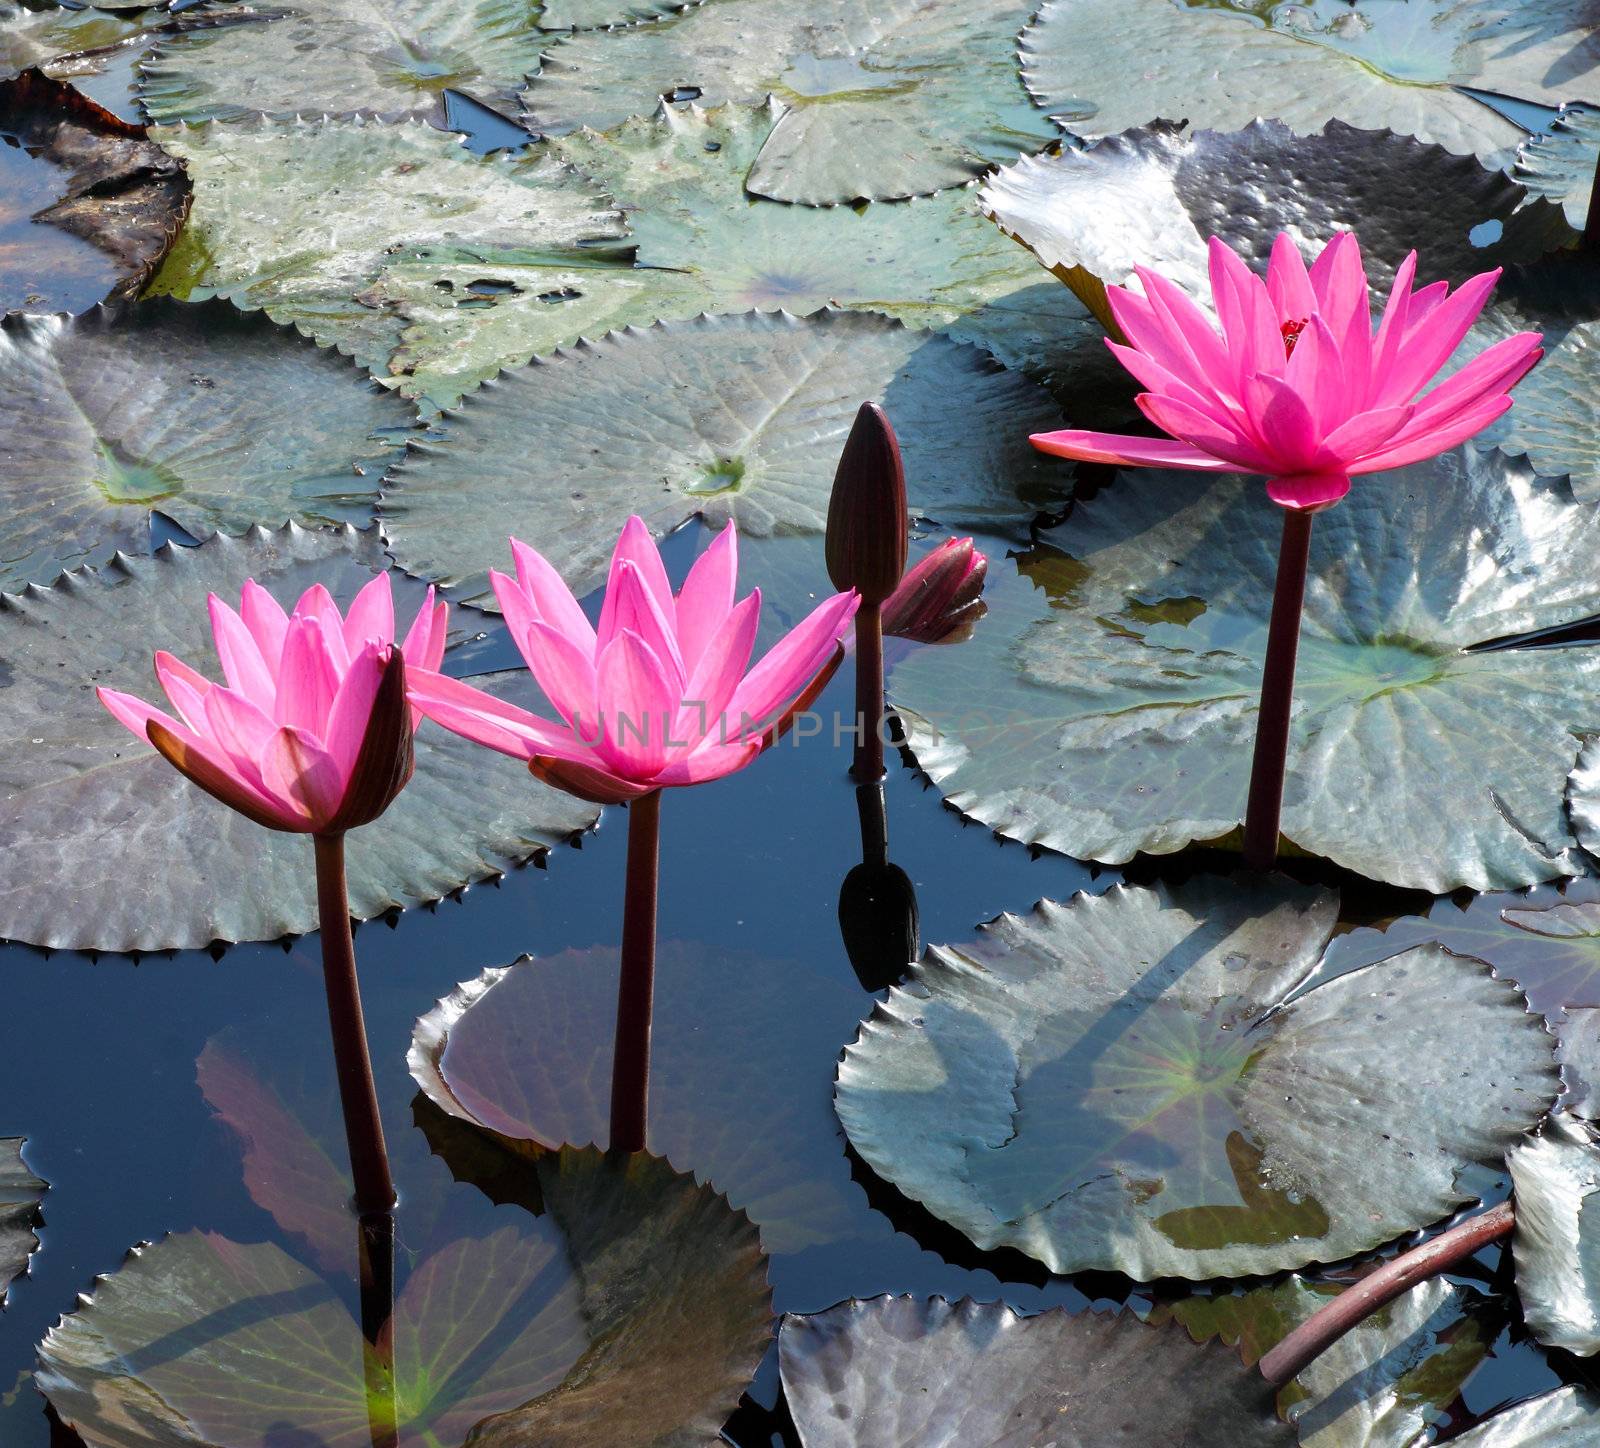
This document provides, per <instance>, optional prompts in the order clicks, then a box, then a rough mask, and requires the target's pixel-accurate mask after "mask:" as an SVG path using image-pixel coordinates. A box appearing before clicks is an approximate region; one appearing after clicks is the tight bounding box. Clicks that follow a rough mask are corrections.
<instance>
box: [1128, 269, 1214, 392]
mask: <svg viewBox="0 0 1600 1448" xmlns="http://www.w3.org/2000/svg"><path fill="white" fill-rule="evenodd" d="M1140 276H1141V277H1142V278H1143V282H1144V289H1145V295H1146V296H1147V297H1148V298H1149V302H1150V308H1151V311H1152V312H1153V313H1154V315H1155V317H1156V319H1157V320H1158V321H1159V322H1161V323H1162V324H1163V330H1164V331H1165V332H1166V334H1167V335H1168V336H1169V337H1173V338H1176V339H1181V341H1182V343H1183V346H1184V348H1185V350H1186V351H1187V352H1188V354H1189V356H1190V357H1191V358H1192V359H1193V362H1194V368H1193V372H1192V373H1191V374H1190V375H1189V377H1188V380H1189V381H1190V383H1191V384H1192V385H1193V386H1194V387H1196V388H1197V389H1200V390H1202V391H1207V392H1211V393H1213V394H1214V395H1217V396H1219V397H1221V396H1222V395H1223V391H1222V388H1223V382H1224V379H1226V378H1227V376H1228V375H1229V370H1228V353H1227V349H1226V348H1225V347H1224V346H1223V344H1222V338H1221V337H1220V336H1218V335H1217V329H1216V325H1215V324H1214V323H1213V322H1212V320H1211V318H1209V317H1208V316H1206V314H1205V313H1204V312H1202V311H1201V310H1200V307H1199V305H1198V303H1196V302H1195V300H1194V298H1193V297H1191V296H1190V295H1189V294H1188V292H1186V291H1184V289H1183V288H1182V287H1180V286H1179V285H1178V284H1177V283H1176V282H1172V281H1168V280H1167V278H1166V277H1164V276H1160V275H1159V274H1157V273H1156V272H1144V271H1142V270H1141V272H1140Z"/></svg>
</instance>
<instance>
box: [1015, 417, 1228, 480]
mask: <svg viewBox="0 0 1600 1448" xmlns="http://www.w3.org/2000/svg"><path fill="white" fill-rule="evenodd" d="M1028 441H1029V442H1031V443H1032V444H1033V445H1034V446H1035V447H1036V448H1038V449H1039V451H1040V452H1047V453H1053V454H1054V455H1055V456H1056V457H1061V458H1078V459H1080V460H1082V461H1083V462H1089V463H1117V464H1119V465H1121V466H1122V467H1134V468H1187V469H1189V470H1191V471H1194V472H1202V473H1232V472H1238V471H1239V470H1238V468H1237V467H1235V466H1234V465H1233V464H1232V463H1226V462H1224V461H1223V460H1222V459H1221V458H1218V457H1213V456H1212V455H1211V454H1210V453H1208V452H1202V451H1201V450H1200V449H1199V448H1197V447H1195V446H1194V445H1193V444H1192V443H1187V442H1177V441H1175V440H1173V439H1171V438H1165V437H1132V436H1128V435H1125V434H1122V433H1116V432H1089V431H1086V430H1085V429H1083V428H1072V427H1069V428H1063V429H1062V430H1061V431H1060V432H1036V433H1033V434H1032V435H1031V436H1030V437H1029V438H1028Z"/></svg>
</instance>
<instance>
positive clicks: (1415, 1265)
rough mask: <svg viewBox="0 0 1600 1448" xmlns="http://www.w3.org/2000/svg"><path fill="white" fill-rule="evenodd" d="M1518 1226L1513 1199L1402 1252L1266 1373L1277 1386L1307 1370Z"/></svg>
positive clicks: (1322, 1315) (1299, 1335)
mask: <svg viewBox="0 0 1600 1448" xmlns="http://www.w3.org/2000/svg"><path fill="white" fill-rule="evenodd" d="M1516 1224H1517V1220H1516V1214H1515V1212H1514V1210H1513V1208H1512V1205H1511V1203H1510V1202H1501V1203H1500V1205H1499V1206H1497V1207H1491V1208H1490V1209H1489V1210H1488V1211H1487V1212H1481V1213H1479V1214H1478V1215H1477V1216H1476V1217H1472V1218H1470V1219H1469V1220H1468V1221H1465V1222H1463V1223H1461V1225H1460V1226H1458V1227H1452V1228H1451V1229H1450V1230H1449V1231H1448V1232H1441V1233H1440V1234H1439V1235H1438V1236H1437V1237H1433V1238H1431V1239H1430V1240H1428V1241H1426V1242H1424V1243H1423V1244H1422V1245H1421V1246H1420V1247H1413V1248H1412V1249H1411V1251H1409V1252H1402V1253H1401V1254H1400V1255H1399V1256H1398V1257H1396V1258H1395V1259H1394V1260H1393V1261H1391V1262H1386V1263H1384V1265H1383V1266H1382V1267H1380V1268H1378V1270H1377V1271H1375V1272H1371V1273H1368V1275H1367V1276H1365V1277H1363V1278H1362V1279H1361V1280H1360V1281H1359V1282H1357V1283H1356V1284H1355V1285H1354V1286H1353V1287H1347V1288H1345V1290H1344V1291H1343V1292H1341V1293H1340V1294H1339V1295H1338V1296H1337V1297H1335V1298H1334V1299H1333V1300H1332V1301H1331V1302H1329V1303H1328V1304H1327V1306H1325V1307H1319V1308H1318V1309H1317V1310H1316V1311H1315V1312H1313V1313H1312V1314H1311V1316H1310V1317H1308V1318H1307V1319H1306V1320H1305V1321H1304V1322H1302V1323H1301V1324H1300V1326H1299V1327H1297V1328H1295V1330H1294V1331H1293V1332H1291V1333H1290V1334H1289V1335H1288V1337H1286V1338H1284V1340H1283V1341H1282V1342H1280V1343H1279V1344H1278V1345H1277V1346H1276V1347H1275V1348H1273V1349H1272V1351H1271V1352H1269V1353H1267V1354H1265V1355H1264V1356H1263V1357H1262V1359H1261V1363H1260V1368H1261V1376H1262V1377H1264V1378H1265V1379H1266V1380H1267V1381H1268V1382H1269V1383H1271V1384H1272V1385H1273V1387H1275V1388H1280V1387H1282V1386H1283V1385H1284V1384H1285V1383H1287V1382H1288V1381H1289V1380H1290V1379H1291V1378H1293V1377H1295V1376H1296V1375H1297V1374H1299V1373H1300V1372H1302V1371H1303V1370H1304V1369H1305V1368H1306V1366H1307V1365H1308V1364H1310V1363H1311V1362H1313V1361H1314V1360H1315V1359H1316V1358H1317V1357H1319V1356H1320V1355H1321V1354H1322V1353H1323V1352H1324V1351H1325V1350H1326V1349H1327V1348H1329V1347H1331V1346H1332V1345H1333V1344H1334V1343H1335V1342H1337V1341H1338V1340H1339V1339H1340V1338H1341V1337H1343V1336H1344V1335H1345V1333H1347V1332H1349V1331H1350V1329H1351V1328H1353V1327H1355V1326H1356V1325H1357V1324H1359V1323H1361V1322H1364V1321H1365V1320H1366V1319H1367V1318H1368V1317H1370V1316H1371V1315H1372V1314H1373V1313H1374V1312H1376V1311H1377V1310H1378V1309H1379V1308H1380V1307H1383V1306H1386V1305H1387V1304H1388V1303H1390V1302H1393V1301H1394V1299H1395V1298H1397V1297H1399V1296H1400V1295H1401V1294H1402V1293H1406V1292H1409V1291H1410V1290H1411V1289H1412V1288H1413V1287H1415V1286H1416V1285H1417V1283H1419V1282H1423V1281H1426V1280H1427V1279H1428V1278H1429V1277H1435V1276H1437V1275H1438V1274H1439V1273H1440V1272H1445V1271H1448V1270H1449V1269H1450V1268H1451V1267H1453V1266H1454V1265H1455V1264H1456V1263H1457V1262H1460V1261H1461V1260H1462V1259H1463V1258H1465V1257H1470V1256H1472V1254H1473V1253H1474V1252H1478V1251H1480V1250H1482V1249H1483V1248H1484V1247H1487V1246H1488V1245H1489V1244H1490V1243H1491V1242H1495V1241H1498V1240H1499V1239H1500V1238H1502V1237H1504V1236H1507V1235H1508V1234H1509V1233H1510V1231H1511V1229H1512V1228H1513V1227H1515V1226H1516Z"/></svg>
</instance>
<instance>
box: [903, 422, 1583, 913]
mask: <svg viewBox="0 0 1600 1448" xmlns="http://www.w3.org/2000/svg"><path fill="white" fill-rule="evenodd" d="M1587 518H1588V511H1587V509H1585V508H1583V507H1580V506H1578V505H1576V504H1575V503H1574V501H1573V499H1572V497H1571V494H1570V493H1569V492H1568V491H1567V489H1566V487H1565V485H1564V484H1560V483H1551V482H1547V481H1543V480H1540V479H1538V478H1536V477H1535V476H1534V474H1533V471H1532V469H1530V468H1529V467H1528V466H1527V464H1526V463H1525V462H1518V461H1514V460H1512V459H1509V458H1507V457H1505V456H1504V455H1502V454H1500V453H1495V452H1489V453H1481V452H1479V451H1477V450H1476V449H1475V448H1473V447H1471V446H1468V447H1465V448H1462V449H1457V450H1455V451H1453V452H1451V453H1447V454H1445V455H1444V456H1443V457H1441V458H1437V459H1434V460H1432V461H1430V462H1427V463H1419V464H1416V465H1415V466H1412V467H1409V468H1403V469H1398V470H1396V471H1394V472H1391V473H1387V474H1384V475H1382V476H1378V477H1373V478H1369V479H1363V480H1362V483H1361V485H1360V486H1359V487H1357V488H1356V489H1355V491H1354V492H1352V493H1351V495H1350V496H1349V497H1348V498H1347V499H1345V501H1344V502H1343V503H1341V504H1340V506H1339V507H1337V508H1333V509H1330V510H1329V511H1327V512H1326V513H1324V514H1322V515H1321V516H1320V517H1319V518H1318V519H1317V525H1316V530H1315V533H1314V535H1313V539H1312V544H1311V572H1310V584H1309V588H1308V592H1307V596H1306V606H1305V622H1304V628H1303V632H1302V641H1301V645H1300V663H1299V672H1298V680H1297V699H1296V711H1295V716H1294V720H1293V724H1292V729H1291V737H1290V746H1289V775H1288V784H1287V791H1286V794H1285V799H1284V810H1283V832H1284V834H1285V835H1286V836H1287V837H1288V838H1289V839H1290V840H1291V841H1293V843H1294V844H1296V845H1297V846H1299V847H1300V848H1301V849H1303V850H1305V851H1307V852H1309V853H1311V854H1315V855H1322V856H1326V857H1327V858H1329V859H1331V860H1334V861H1335V862H1337V863H1338V864H1340V865H1343V866H1344V867H1346V868H1347V869H1350V870H1354V871H1356V872H1358V873H1360V874H1363V875H1366V876H1368V877H1369V878H1372V879H1377V880H1384V881H1389V882H1391V883H1394V884H1398V885H1404V886H1409V887H1412V888H1416V889H1424V890H1428V891H1430V892H1432V893H1436V894H1437V893H1443V892H1445V891H1448V890H1452V889H1455V888H1456V887H1458V886H1462V885H1466V886H1470V887H1471V888H1473V889H1477V890H1487V889H1507V888H1511V887H1515V886H1518V885H1526V884H1530V883H1533V882H1535V881H1538V880H1545V879H1552V878H1555V877H1557V876H1560V875H1570V874H1576V873H1579V872H1580V870H1581V869H1582V866H1581V864H1579V862H1578V860H1577V858H1576V856H1575V853H1574V850H1573V844H1572V840H1571V838H1570V835H1569V831H1568V825H1567V818H1566V811H1565V803H1564V799H1563V794H1564V791H1565V784H1566V775H1567V772H1568V770H1570V769H1571V767H1572V761H1573V758H1574V756H1575V755H1576V753H1577V747H1578V738H1579V736H1581V735H1583V734H1585V733H1588V732H1592V731H1594V730H1596V729H1597V728H1600V704H1597V692H1596V676H1597V673H1600V650H1596V649H1595V648H1594V647H1593V646H1587V645H1586V646H1574V647H1569V648H1560V649H1539V648H1531V647H1505V648H1496V649H1491V650H1487V651H1484V650H1482V649H1481V646H1482V645H1484V644H1488V643H1491V642H1494V641H1497V640H1506V639H1508V638H1510V637H1511V636H1514V635H1522V634H1525V633H1532V632H1535V631H1538V630H1542V629H1546V628H1550V627H1553V626H1556V625H1559V624H1565V623H1569V622H1573V621H1576V620H1581V619H1586V618H1589V617H1592V616H1594V615H1595V614H1597V613H1600V580H1597V578H1596V575H1595V571H1594V567H1593V558H1592V550H1590V549H1589V547H1588V544H1587V536H1588V526H1587ZM1279 525H1280V518H1279V515H1278V510H1277V509H1276V508H1273V507H1272V506H1270V504H1269V503H1268V502H1267V500H1266V498H1265V496H1264V494H1263V493H1262V491H1261V484H1260V482H1259V481H1257V480H1250V481H1245V480H1243V479H1240V478H1238V477H1235V476H1231V475H1218V476H1216V477H1214V478H1209V479H1207V478H1203V477H1202V476H1201V475H1199V474H1194V473H1186V474H1182V475H1177V474H1170V473H1162V472H1158V471H1154V470H1149V471H1146V470H1131V471H1127V472H1123V473H1119V474H1118V475H1117V477H1116V479H1115V482H1114V483H1113V484H1112V485H1111V486H1110V487H1108V488H1106V489H1104V490H1103V491H1102V492H1101V493H1100V494H1099V495H1098V496H1097V497H1095V498H1094V499H1093V500H1092V501H1089V502H1083V503H1080V504H1079V505H1078V506H1077V507H1076V508H1075V509H1074V511H1073V512H1072V514H1071V515H1070V516H1069V517H1068V518H1067V520H1066V522H1065V523H1063V524H1062V525H1061V526H1059V527H1057V528H1054V529H1051V530H1049V531H1047V532H1044V533H1042V534H1041V535H1040V539H1041V546H1040V547H1039V548H1038V549H1037V550H1036V551H1035V552H1034V553H1033V554H1031V555H1029V556H1027V557H1024V558H1022V559H1020V560H1018V563H1017V568H1018V570H1019V571H1018V575H1016V576H1014V577H1012V578H1007V577H1006V576H1005V575H1006V570H1005V569H1004V568H1003V567H991V569H990V570H989V579H988V584H987V587H986V590H985V595H984V596H985V600H986V601H987V603H988V605H989V614H988V617H987V618H986V619H985V621H984V630H983V642H982V646H981V647H976V646H975V647H971V648H965V649H961V650H958V651H956V653H955V654H954V655H953V656H952V657H950V658H948V659H947V658H944V657H940V658H937V659H933V658H930V657H926V656H924V657H913V658H912V659H910V660H909V661H908V662H906V663H905V664H903V665H901V666H900V667H899V668H898V669H896V670H895V672H894V675H893V677H892V679H891V684H890V693H891V697H892V699H893V701H894V703H895V706H896V708H897V709H898V710H899V712H900V716H901V719H902V721H903V723H904V724H905V726H906V730H907V733H908V735H909V739H910V743H911V747H912V749H913V751H914V752H915V754H916V757H917V762H918V763H919V764H920V765H921V767H922V768H923V769H924V770H926V771H927V773H928V774H929V775H930V776H932V778H933V779H934V781H935V782H936V783H937V784H938V785H939V786H940V788H941V789H942V790H943V791H944V794H945V797H946V798H947V799H948V800H949V801H950V803H952V804H953V805H954V806H955V807H956V808H957V809H959V810H961V812H962V813H963V814H967V815H971V816H972V817H974V818H975V819H978V820H980V821H982V822H983V823H984V824H987V825H990V826H992V827H993V828H994V829H996V830H998V831H999V832H1000V833H1001V834H1003V835H1006V836H1009V837H1011V838H1013V839H1020V840H1022V841H1024V842H1026V843H1028V844H1038V845H1045V846H1048V847H1049V848H1051V849H1055V850H1060V851H1061V852H1062V853H1064V854H1067V855H1071V856H1073V857H1075V858H1079V859H1092V860H1101V861H1105V862H1109V863H1120V862H1122V861H1124V860H1128V859H1130V858H1131V857H1132V856H1133V855H1135V854H1136V853H1138V852H1140V851H1147V852H1150V853H1154V854H1166V853H1170V852H1171V851H1174V850H1178V849H1182V848H1183V847H1184V846H1185V845H1187V844H1188V843H1190V842H1191V841H1196V840H1212V839H1217V838H1219V837H1222V836H1226V835H1228V834H1229V832H1230V831H1232V830H1233V829H1235V827H1237V825H1238V824H1239V821H1240V819H1241V818H1242V815H1243V809H1244V802H1245V795H1246V792H1247V787H1248V779H1249V771H1250V751H1251V742H1252V738H1253V734H1254V726H1255V717H1256V707H1257V700H1258V697H1259V690H1260V681H1261V660H1262V655H1263V653H1264V643H1265V637H1266V625H1267V615H1268V612H1269V609H1270V606H1271V599H1272V590H1273V577H1274V571H1275V567H1276V559H1277V553H1278V542H1279ZM997 575H998V576H997ZM1356 781H1360V783H1359V787H1358V786H1357V785H1356V783H1355V782H1356Z"/></svg>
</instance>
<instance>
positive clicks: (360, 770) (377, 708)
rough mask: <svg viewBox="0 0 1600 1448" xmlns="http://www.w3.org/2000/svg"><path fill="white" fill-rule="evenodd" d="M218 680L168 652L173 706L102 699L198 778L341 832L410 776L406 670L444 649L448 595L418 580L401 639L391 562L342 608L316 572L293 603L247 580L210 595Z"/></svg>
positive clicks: (271, 824)
mask: <svg viewBox="0 0 1600 1448" xmlns="http://www.w3.org/2000/svg"><path fill="white" fill-rule="evenodd" d="M209 606H210V612H211V634H212V637H213V639H214V640H215V641H216V646H217V657H218V658H219V659H220V660H221V663H222V672H223V675H224V677H225V678H226V679H227V683H226V685H222V684H215V683H213V682H212V681H211V680H210V679H208V678H206V677H205V676H204V675H203V674H200V673H198V672H197V671H196V670H194V669H192V668H190V667H189V665H188V664H185V663H183V662H182V661H181V660H179V659H176V658H174V657H173V656H172V655H171V654H169V653H166V652H159V653H157V654H156V656H155V668H156V678H157V679H159V680H160V682H161V686H162V688H163V689H165V690H166V693H167V697H168V699H170V700H171V701H172V705H173V707H174V708H175V709H176V710H177V717H174V716H173V715H171V714H168V713H166V712H165V711H163V710H161V709H158V708H156V707H155V706H154V705H153V704H147V703H146V702H145V701H144V700H143V699H139V698H135V697H134V696H133V695H132V694H123V693H119V692H117V691H116V690H115V689H99V690H97V691H96V692H97V693H98V695H99V697H100V702H101V703H102V704H104V705H105V706H106V708H107V709H109V710H110V711H111V712H112V713H113V714H114V715H116V717H117V718H118V719H119V720H120V721H121V722H122V723H123V724H125V725H126V726H127V727H128V728H129V729H130V730H131V731H132V732H133V733H135V734H137V735H138V736H139V738H141V739H147V740H148V741H149V742H150V743H151V744H153V745H155V747H156V748H157V749H158V750H160V751H161V753H162V754H163V755H165V756H166V758H167V759H168V761H169V762H170V763H172V764H173V765H175V766H176V767H177V768H178V769H180V770H181V771H182V772H183V773H184V774H185V775H187V776H188V777H189V779H191V780H192V781H193V782H194V783H195V784H198V785H199V786H200V787H201V788H202V789H204V790H206V791H207V792H208V793H210V794H212V795H215V796H216V797H217V798H218V799H220V800H221V801H222V802H223V803H224V804H227V805H231V806H232V807H233V808H234V809H236V810H238V811H239V813H240V814H243V815H245V816H247V817H248V818H249V819H252V820H254V821H255V822H256V823H257V824H261V825H265V826H266V827H267V828H268V829H274V830H289V831H294V832H297V833H307V834H317V835H327V834H339V833H342V832H343V831H345V830H348V829H354V828H355V827H356V826H358V825H363V824H366V823H368V822H369V821H371V820H374V819H376V818H377V817H378V816H379V815H380V814H382V813H383V811H384V810H385V809H387V808H388V807H389V805H390V803H392V802H393V800H394V797H395V796H396V795H397V794H399V792H400V790H401V789H402V788H403V787H404V785H405V783H406V781H407V780H408V779H410V777H411V770H412V748H411V736H412V734H413V733H414V732H415V730H416V728H417V725H418V724H419V723H420V722H421V716H420V714H418V713H417V711H416V710H414V709H412V708H410V707H409V706H408V704H407V702H406V692H405V691H406V670H407V667H408V666H409V667H410V668H413V669H423V670H431V669H437V668H438V667H439V663H440V660H441V659H442V658H443V657H444V646H445V635H446V625H447V621H448V617H449V605H448V604H446V603H435V602H434V597H433V590H432V589H431V588H430V589H429V590H428V597H427V600H426V601H425V602H424V603H423V605H422V608H421V610H420V611H419V612H418V614H417V616H416V619H415V620H414V621H413V623H412V625H411V628H410V631H409V632H408V633H407V635H406V639H405V642H404V643H403V644H401V645H400V646H399V647H398V648H396V647H395V643H394V600H393V596H392V595H391V593H390V589H389V575H388V574H387V573H380V574H379V575H378V576H377V577H376V578H374V579H373V580H372V581H371V582H370V583H368V584H367V585H366V586H365V587H364V588H363V589H362V590H361V592H360V593H358V594H357V595H356V597H355V600H354V602H352V604H351V605H350V612H349V613H348V614H347V615H341V614H340V612H339V606H338V605H337V604H336V603H335V602H334V601H333V598H332V596H331V595H330V594H329V593H328V590H327V589H326V588H324V587H323V586H322V585H321V584H320V583H319V584H314V585H313V586H312V587H310V588H308V589H307V590H306V591H305V593H303V594H302V595H301V597H300V601H299V602H298V603H297V604H295V606H294V611H293V612H292V613H285V612H284V610H283V607H282V606H281V605H280V604H279V603H278V602H277V601H276V600H275V599H274V598H273V597H272V595H271V594H270V593H268V592H267V590H266V589H264V588H262V587H261V586H260V585H259V584H258V583H256V582H255V580H254V579H251V580H249V581H248V582H246V583H245V585H244V589H243V592H242V594H241V596H240V606H239V611H238V612H237V613H235V612H234V610H233V609H231V608H230V607H229V606H228V605H227V604H226V603H224V602H223V601H222V600H221V599H220V598H218V597H217V596H216V595H215V594H212V595H211V598H210V604H209Z"/></svg>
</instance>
